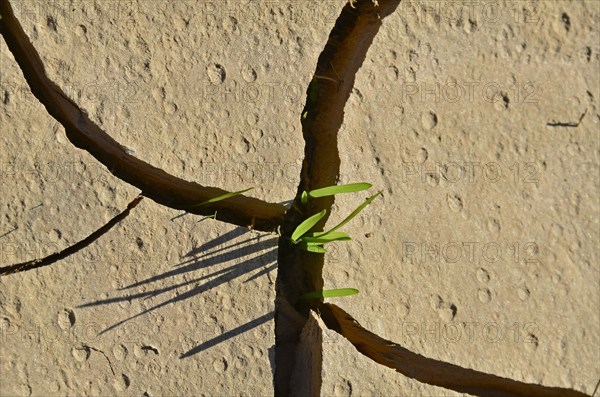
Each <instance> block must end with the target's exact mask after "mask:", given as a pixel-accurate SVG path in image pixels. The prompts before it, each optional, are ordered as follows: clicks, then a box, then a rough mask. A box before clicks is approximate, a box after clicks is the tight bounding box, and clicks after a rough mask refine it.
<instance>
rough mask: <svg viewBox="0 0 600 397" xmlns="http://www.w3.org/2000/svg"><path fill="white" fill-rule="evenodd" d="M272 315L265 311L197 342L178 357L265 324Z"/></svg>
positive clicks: (271, 318)
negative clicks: (243, 322)
mask: <svg viewBox="0 0 600 397" xmlns="http://www.w3.org/2000/svg"><path fill="white" fill-rule="evenodd" d="M274 317H275V312H274V311H272V312H270V313H267V314H265V315H264V316H261V317H259V318H257V319H255V320H252V321H250V322H248V323H246V324H243V325H240V326H239V327H236V328H234V329H232V330H229V331H227V332H225V333H223V334H221V335H219V336H217V337H214V338H212V339H210V340H207V341H206V342H203V343H201V344H199V345H198V346H196V347H194V348H193V349H190V350H188V351H187V352H185V353H183V354H182V355H180V356H179V358H181V359H184V358H188V357H191V356H193V355H194V354H197V353H200V352H203V351H204V350H207V349H210V348H211V347H213V346H216V345H218V344H219V343H221V342H225V341H226V340H227V339H229V338H233V337H236V336H238V335H241V334H243V333H244V332H247V331H250V330H251V329H253V328H256V327H258V326H260V325H262V324H265V323H267V322H269V321H271V320H273V318H274Z"/></svg>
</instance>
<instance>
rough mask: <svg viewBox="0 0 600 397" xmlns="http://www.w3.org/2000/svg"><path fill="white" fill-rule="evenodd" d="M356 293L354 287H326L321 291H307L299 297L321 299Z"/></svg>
mask: <svg viewBox="0 0 600 397" xmlns="http://www.w3.org/2000/svg"><path fill="white" fill-rule="evenodd" d="M356 294H358V290H357V289H356V288H339V289H326V290H323V291H314V292H307V293H306V294H303V295H301V296H300V299H321V298H337V297H339V296H351V295H356Z"/></svg>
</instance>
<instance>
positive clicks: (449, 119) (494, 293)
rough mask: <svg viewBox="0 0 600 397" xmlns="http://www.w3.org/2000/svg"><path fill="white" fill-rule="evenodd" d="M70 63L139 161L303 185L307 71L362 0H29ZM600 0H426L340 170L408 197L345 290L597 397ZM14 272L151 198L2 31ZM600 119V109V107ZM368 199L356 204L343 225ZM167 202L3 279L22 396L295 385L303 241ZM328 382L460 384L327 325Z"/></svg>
mask: <svg viewBox="0 0 600 397" xmlns="http://www.w3.org/2000/svg"><path fill="white" fill-rule="evenodd" d="M11 3H13V8H14V11H15V15H16V16H17V17H18V18H19V20H20V22H21V24H22V26H23V28H24V30H25V32H26V33H27V35H28V36H29V37H30V39H31V41H32V43H33V44H34V46H35V47H36V49H37V50H38V52H39V53H40V57H41V59H42V61H43V62H44V65H45V67H46V71H47V73H48V75H49V76H50V78H51V79H52V80H54V81H55V82H56V83H57V84H58V85H60V86H61V87H62V88H63V90H64V91H65V92H66V93H67V95H69V96H70V97H71V98H72V99H73V100H74V101H75V102H77V103H78V104H79V105H80V106H81V107H82V108H84V109H85V110H86V111H87V113H88V114H89V117H90V118H91V119H92V120H94V122H96V123H97V124H98V125H99V126H100V127H101V128H103V129H104V130H105V131H106V132H107V133H108V134H110V135H111V136H112V137H113V138H114V139H116V140H117V141H119V142H120V143H122V144H123V145H124V146H125V147H127V148H128V149H129V150H130V151H131V153H133V154H134V155H135V156H136V157H139V158H141V159H143V160H144V161H147V162H149V163H151V164H153V165H155V166H157V167H160V168H162V169H164V170H165V171H167V172H169V173H172V174H174V175H176V176H178V177H182V178H184V179H187V180H194V181H197V182H199V183H201V184H204V185H209V186H217V187H221V188H223V189H227V190H230V191H236V190H241V189H244V188H248V187H254V189H253V190H251V191H250V192H248V193H247V194H248V195H251V196H254V197H258V198H261V199H264V200H266V201H270V202H283V201H286V200H290V199H292V198H293V196H294V195H295V193H296V188H297V186H298V177H299V173H300V166H301V162H302V157H303V155H304V141H303V139H302V131H301V124H300V113H301V111H302V108H303V106H304V103H305V100H306V88H307V86H308V83H309V81H310V79H311V78H312V75H313V73H314V71H315V66H316V62H317V58H318V56H319V54H320V52H321V50H322V49H323V47H324V45H325V43H326V41H327V38H328V35H329V32H330V31H331V29H332V27H333V25H334V23H335V20H336V18H337V16H338V15H339V12H340V10H341V8H342V7H343V5H344V3H345V2H344V0H336V1H302V2H295V1H276V2H273V1H258V2H248V1H241V0H240V1H223V2H221V1H218V2H214V1H213V2H208V1H200V2H197V1H174V2H161V1H154V0H152V1H146V0H140V1H132V2H129V1H96V2H92V1H87V0H86V1H82V2H70V1H58V2H52V4H51V5H48V4H45V3H43V2H37V1H13V2H11ZM599 8H600V5H599V4H598V3H597V2H596V1H587V0H582V1H577V2H571V1H562V0H557V1H494V2H489V1H470V2H448V1H429V0H418V1H410V2H409V1H403V2H402V3H401V4H400V6H399V7H398V9H397V11H396V12H395V13H394V14H392V15H391V16H389V17H387V18H386V19H385V20H384V23H383V26H382V28H381V30H380V32H379V33H378V35H377V36H376V37H375V41H374V42H373V44H372V46H371V48H370V49H369V52H368V54H367V58H366V59H365V61H364V64H363V67H362V68H361V69H360V70H359V72H358V74H357V77H356V83H355V88H354V90H353V93H352V95H351V97H350V99H349V101H348V103H347V104H346V107H345V119H344V124H343V126H342V128H341V130H340V132H339V150H340V157H341V163H342V167H341V175H340V183H348V182H359V181H365V182H371V183H372V184H373V185H374V187H373V189H372V190H373V192H374V191H375V189H381V190H383V195H382V197H379V198H377V199H376V200H375V201H374V202H373V203H372V204H371V205H370V206H368V207H367V208H366V209H365V210H364V211H363V212H362V213H361V214H360V215H359V216H358V217H356V218H355V219H354V220H352V222H350V223H349V224H348V225H346V226H345V227H344V228H343V229H344V231H346V232H348V233H349V234H350V235H351V236H352V237H353V240H351V241H349V242H340V243H335V244H332V245H331V246H330V247H331V248H329V252H328V253H327V254H326V257H325V267H324V280H325V287H326V288H342V287H355V288H358V289H359V290H360V294H359V295H356V296H352V297H347V298H337V299H335V300H333V302H335V303H336V304H338V305H339V306H341V307H342V308H344V310H346V311H348V312H349V313H351V314H352V315H353V316H354V317H355V318H356V319H357V320H358V321H359V322H360V323H361V324H362V325H363V326H365V328H367V329H370V330H371V331H373V332H375V333H377V334H379V335H380V336H382V337H384V338H386V339H389V340H392V341H394V342H397V343H399V344H401V345H403V346H404V347H406V348H408V349H410V350H412V351H414V352H416V353H419V354H422V355H424V356H427V357H431V358H435V359H438V360H442V361H447V362H450V363H454V364H458V365H461V366H463V367H469V368H473V369H476V370H480V371H484V372H488V373H493V374H495V375H499V376H503V377H508V378H512V379H515V380H519V381H523V382H531V383H539V384H543V385H547V386H559V387H566V388H573V389H577V390H579V391H582V392H585V393H587V394H590V395H591V394H592V392H593V391H594V388H595V386H596V384H597V382H598V378H599V377H600V368H599V366H598V362H599V361H598V354H599V350H598V349H599V344H600V340H599V338H600V317H599V316H600V315H599V313H600V310H599V308H600V300H599V299H600V298H599V291H598V280H599V277H600V274H599V267H598V264H599V258H598V243H599V239H600V236H599V231H600V226H599V216H600V214H599V206H600V204H599V200H598V197H599V190H600V186H599V180H600V175H599V158H600V151H599V148H600V145H599V140H600V134H599V123H600V112H599V109H598V105H599V103H598V98H600V91H599V88H600V47H599V43H600V33H599V29H598V23H597V21H598V19H599V17H600V9H599ZM0 67H1V75H0V87H1V91H0V95H1V97H2V100H3V103H2V110H1V111H0V122H1V124H2V131H3V133H2V135H1V136H0V148H1V150H0V164H1V166H2V168H1V180H0V184H1V185H0V186H1V192H2V194H1V195H0V208H2V211H1V212H2V215H1V220H0V249H1V251H0V252H1V264H2V265H8V264H12V263H17V262H23V261H26V260H30V259H34V258H36V257H42V256H45V255H47V254H50V253H53V252H56V251H58V250H61V249H64V248H66V247H68V246H69V245H72V244H73V243H75V242H77V241H79V240H81V239H82V238H84V237H85V236H87V235H88V234H90V233H91V232H93V231H94V230H96V229H97V228H99V227H100V226H102V225H103V224H104V223H106V222H107V221H108V220H109V219H110V218H112V217H113V216H114V215H115V214H117V213H118V212H119V211H121V210H123V209H124V208H125V207H126V205H127V203H128V202H129V201H130V200H132V199H133V198H134V197H135V196H136V195H137V194H138V190H137V189H135V188H134V187H132V186H130V185H127V184H125V183H124V182H121V181H120V180H118V179H117V178H115V177H113V176H112V175H111V174H110V173H109V172H108V171H107V169H106V168H105V167H104V166H102V165H100V164H99V163H98V162H97V161H96V160H95V159H94V158H93V157H91V156H90V155H89V154H87V153H86V152H83V151H81V150H79V149H77V148H75V147H74V146H73V145H72V144H71V143H70V142H69V141H68V140H67V138H66V136H65V132H64V129H63V128H62V126H60V124H58V123H57V122H56V121H55V120H54V119H53V118H51V117H50V116H49V115H48V114H47V112H46V110H45V109H44V107H43V106H42V105H41V104H40V103H39V102H38V101H37V100H36V99H35V98H34V97H33V95H32V94H31V92H30V90H29V88H28V86H27V83H26V82H25V80H24V78H23V75H22V73H21V70H20V69H19V67H18V65H17V63H16V62H15V60H14V58H13V56H12V54H11V53H10V51H9V50H8V48H7V46H6V44H5V42H4V41H3V40H2V41H1V43H0ZM582 116H583V117H582ZM366 196H367V193H357V194H349V195H341V196H339V197H337V198H336V202H335V205H334V208H333V213H332V216H331V218H330V220H329V222H328V224H331V225H334V224H335V223H336V221H339V220H341V219H343V217H345V216H346V215H347V214H349V213H350V212H351V211H352V210H353V209H354V208H355V207H356V206H358V205H359V204H360V203H361V202H362V200H363V199H364V198H365V197H366ZM179 215H182V212H181V211H175V210H172V209H169V208H166V207H163V206H160V205H157V204H155V203H153V202H152V201H150V200H144V201H143V202H142V203H141V204H140V205H139V206H138V207H137V208H136V209H135V210H134V211H133V212H132V214H131V215H130V216H129V217H128V218H127V219H126V220H125V221H123V222H122V223H121V224H119V225H118V226H117V227H116V228H114V229H113V230H111V231H110V232H109V233H107V234H106V235H104V236H103V237H102V238H101V239H100V240H98V241H96V242H95V243H94V244H92V245H91V246H90V247H88V248H86V249H85V250H83V251H81V252H79V253H77V254H75V255H74V256H73V257H70V258H67V259H66V260H63V261H60V262H58V263H56V264H54V265H52V266H51V267H46V268H42V269H39V270H36V271H32V272H26V273H22V274H15V275H11V276H9V277H2V278H0V321H1V323H0V327H1V328H0V331H1V334H0V349H1V350H0V370H1V376H0V379H1V381H0V395H1V396H48V395H52V396H67V395H78V396H80V395H90V396H109V395H111V396H112V395H119V396H130V395H132V396H176V395H177V396H181V395H186V396H234V395H236V396H237V395H240V396H268V395H272V394H273V385H272V382H273V375H272V371H273V365H272V362H273V345H274V343H275V339H274V332H273V328H274V325H273V311H274V299H275V290H274V280H275V277H276V271H277V270H276V260H277V235H275V234H267V233H259V232H254V231H248V230H246V229H242V228H238V227H234V226H231V225H227V224H223V223H219V222H215V221H213V220H211V219H204V220H203V219H202V218H201V217H198V216H193V215H183V216H179ZM323 339H324V340H323V349H324V362H323V373H322V376H323V386H322V395H323V396H375V395H379V396H400V395H402V396H407V395H408V396H454V395H458V394H459V393H455V392H452V391H448V390H445V389H440V388H436V387H432V386H428V385H425V384H421V383H418V382H416V381H413V380H411V379H408V378H406V377H404V376H402V375H400V374H398V373H396V372H394V371H393V370H391V369H388V368H385V367H382V366H380V365H378V364H376V363H374V362H372V361H371V360H369V359H368V358H366V357H364V356H362V355H361V354H359V353H358V352H357V351H356V350H355V349H354V348H353V347H352V346H351V345H350V344H349V343H348V342H347V341H346V340H345V339H344V338H342V337H340V336H339V335H337V334H335V333H333V332H331V331H329V330H325V331H324V336H323Z"/></svg>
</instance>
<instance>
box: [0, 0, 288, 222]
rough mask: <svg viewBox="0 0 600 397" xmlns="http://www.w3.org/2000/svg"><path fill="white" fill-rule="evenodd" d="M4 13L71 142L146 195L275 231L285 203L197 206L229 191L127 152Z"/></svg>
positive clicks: (2, 23)
mask: <svg viewBox="0 0 600 397" xmlns="http://www.w3.org/2000/svg"><path fill="white" fill-rule="evenodd" d="M0 17H1V18H0V31H1V32H2V36H3V37H4V40H5V41H6V44H7V45H8V48H9V49H10V51H11V52H12V54H13V56H14V57H15V60H16V61H17V63H18V64H19V67H20V68H21V70H22V72H23V75H24V77H25V80H26V81H27V83H28V84H29V88H30V89H31V92H32V93H33V95H34V96H35V97H36V98H37V99H38V100H39V101H40V102H41V103H42V104H43V105H44V106H45V107H46V110H47V111H48V113H49V114H50V115H51V116H52V117H54V118H55V119H56V120H57V121H58V122H59V123H60V124H61V125H62V126H63V127H64V128H65V132H66V135H67V138H68V139H69V140H70V141H71V143H72V144H73V145H75V146H76V147H78V148H80V149H83V150H85V151H87V152H88V153H90V154H91V155H92V156H94V157H95V158H96V160H98V161H99V162H100V163H102V164H103V165H104V166H106V168H107V169H108V170H109V171H110V172H111V173H112V174H113V175H115V176H116V177H117V178H119V179H121V180H123V181H125V182H127V183H129V184H131V185H133V186H135V187H137V188H138V189H140V190H141V191H142V194H143V195H144V196H146V197H148V198H150V199H152V200H154V201H156V202H157V203H159V204H162V205H165V206H167V207H171V208H174V209H179V210H184V211H187V212H190V213H193V214H199V215H205V216H209V215H210V216H212V215H214V214H215V212H216V217H215V219H218V220H220V221H223V222H227V223H231V224H234V225H238V226H245V227H250V228H253V229H255V230H261V231H268V232H272V231H275V229H276V228H277V226H278V225H279V224H281V222H282V221H283V215H284V213H285V210H286V208H285V207H284V206H283V205H281V204H274V203H268V202H264V201H262V200H259V199H256V198H252V197H246V196H243V195H239V196H235V197H231V198H229V199H228V200H223V201H219V202H216V203H211V204H209V205H203V206H201V207H198V206H196V207H194V206H195V205H197V204H199V203H203V202H205V201H207V200H209V199H211V198H214V197H218V196H222V195H224V194H226V193H227V192H226V191H225V190H223V189H219V188H215V187H207V186H202V185H200V184H198V183H195V182H190V181H186V180H184V179H181V178H178V177H175V176H173V175H170V174H168V173H167V172H165V171H163V170H162V169H160V168H157V167H154V166H152V165H150V164H148V163H146V162H144V161H142V160H140V159H138V158H136V157H134V156H132V155H131V154H129V153H128V152H127V150H126V149H125V148H124V147H123V146H121V145H120V144H119V143H118V142H117V141H115V140H114V139H113V138H112V137H111V136H110V135H108V134H107V133H106V132H104V131H103V130H102V129H101V128H100V127H98V126H97V125H96V124H95V123H94V122H93V121H92V120H90V119H89V117H88V116H87V114H86V112H85V111H83V110H82V109H81V108H80V107H79V106H78V105H77V104H76V103H75V102H74V101H73V100H71V99H70V98H69V97H68V96H67V95H66V94H65V93H64V92H63V91H62V90H61V89H60V87H58V86H57V85H56V84H55V83H54V82H53V81H51V80H50V79H49V78H48V76H47V75H46V71H45V69H44V64H43V63H42V61H41V59H40V57H39V55H38V53H37V51H36V49H35V48H34V47H33V45H32V44H31V41H30V40H29V38H28V37H27V35H26V34H25V32H24V31H23V28H22V27H21V24H20V23H19V21H18V20H17V19H16V18H15V16H14V14H13V10H12V8H11V6H10V3H9V2H8V0H0Z"/></svg>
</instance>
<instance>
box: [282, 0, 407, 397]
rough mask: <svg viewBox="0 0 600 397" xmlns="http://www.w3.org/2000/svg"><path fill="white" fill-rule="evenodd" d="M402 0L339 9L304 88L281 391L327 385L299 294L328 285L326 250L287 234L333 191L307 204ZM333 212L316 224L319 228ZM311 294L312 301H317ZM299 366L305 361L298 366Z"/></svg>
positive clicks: (286, 253) (332, 160)
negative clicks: (385, 21) (386, 23)
mask: <svg viewBox="0 0 600 397" xmlns="http://www.w3.org/2000/svg"><path fill="white" fill-rule="evenodd" d="M399 3H400V0H382V1H380V2H379V5H376V4H375V3H372V2H369V1H363V2H360V3H358V4H356V5H355V6H354V7H356V8H353V7H351V5H350V4H347V5H346V6H345V7H344V8H343V9H342V12H341V14H340V16H339V17H338V19H337V21H336V23H335V26H334V28H333V30H332V31H331V33H330V35H329V39H328V41H327V44H326V45H325V48H324V49H323V51H322V52H321V55H320V56H319V59H318V62H317V67H316V70H315V73H314V75H313V78H312V80H311V81H310V84H309V86H308V89H307V91H306V94H307V95H306V105H305V107H304V109H303V111H302V114H301V119H300V121H301V123H302V134H303V137H304V141H305V149H304V161H303V163H302V170H301V174H300V183H299V186H298V192H297V196H296V199H295V200H294V203H293V205H292V206H291V208H290V210H288V211H287V212H286V214H285V216H284V221H283V224H282V225H281V237H280V238H279V249H278V273H277V281H276V293H277V296H276V301H275V379H274V383H275V395H276V396H294V395H302V396H318V395H319V394H320V388H321V365H322V346H321V341H322V334H321V330H320V328H319V327H318V325H316V323H315V324H313V323H312V322H311V321H310V319H311V316H310V309H311V307H310V306H309V304H308V303H306V302H301V301H299V300H298V298H299V296H300V295H301V294H303V293H306V292H310V291H316V290H322V289H323V278H322V270H323V263H324V256H323V255H322V254H315V253H308V252H305V251H302V250H301V249H299V248H298V247H297V246H295V245H293V244H291V243H290V242H289V237H290V236H291V234H292V232H293V231H294V230H295V228H296V227H297V226H298V225H299V224H300V223H301V222H302V221H303V220H304V219H306V218H307V217H308V216H310V215H312V214H315V213H317V212H319V211H321V210H323V209H326V210H327V212H328V214H329V210H330V209H331V206H332V205H333V201H334V199H333V197H323V198H320V199H316V200H313V201H310V202H309V203H308V204H307V205H303V204H302V203H301V202H300V200H299V195H300V193H301V192H302V191H305V190H306V191H309V190H313V189H317V188H321V187H325V186H330V185H335V184H337V182H338V178H339V170H340V156H339V152H338V147H337V142H338V136H337V134H338V131H339V129H340V127H341V125H342V122H343V120H344V107H345V105H346V102H347V100H348V98H349V97H350V93H351V90H352V88H353V86H354V80H355V77H356V73H357V71H358V69H359V68H360V66H361V65H362V63H363V62H364V60H365V57H366V54H367V50H368V49H369V47H370V45H371V43H372V42H373V38H374V37H375V35H376V34H377V32H378V30H379V28H380V27H381V18H384V17H385V16H387V15H389V14H391V13H392V12H393V11H394V10H395V9H396V7H397V6H398V4H399ZM326 220H327V216H326V217H325V218H323V219H322V220H321V221H320V222H319V224H317V226H316V230H321V228H322V227H323V225H324V224H325V222H326ZM317 303H318V302H313V303H312V304H317ZM301 368H307V369H305V370H302V371H301V370H300V369H301Z"/></svg>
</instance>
